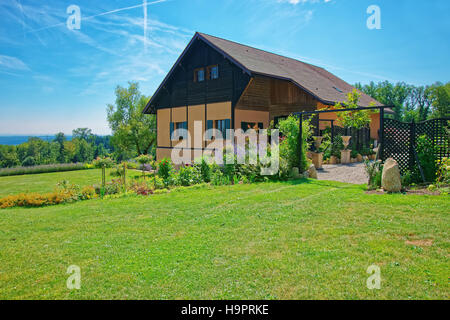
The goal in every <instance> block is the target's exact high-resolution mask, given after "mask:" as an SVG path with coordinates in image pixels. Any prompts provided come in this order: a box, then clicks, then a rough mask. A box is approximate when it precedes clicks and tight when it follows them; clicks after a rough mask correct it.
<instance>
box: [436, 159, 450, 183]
mask: <svg viewBox="0 0 450 320" xmlns="http://www.w3.org/2000/svg"><path fill="white" fill-rule="evenodd" d="M437 167H438V168H437V172H436V177H437V178H436V184H437V185H438V186H440V185H448V184H450V158H442V160H438V161H437Z"/></svg>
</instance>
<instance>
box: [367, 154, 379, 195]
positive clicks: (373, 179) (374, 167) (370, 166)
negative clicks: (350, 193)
mask: <svg viewBox="0 0 450 320" xmlns="http://www.w3.org/2000/svg"><path fill="white" fill-rule="evenodd" d="M364 167H365V169H366V172H367V175H368V176H369V182H368V187H369V189H370V190H373V189H377V188H380V187H381V177H382V173H383V164H382V163H381V161H373V162H371V161H369V160H366V161H364Z"/></svg>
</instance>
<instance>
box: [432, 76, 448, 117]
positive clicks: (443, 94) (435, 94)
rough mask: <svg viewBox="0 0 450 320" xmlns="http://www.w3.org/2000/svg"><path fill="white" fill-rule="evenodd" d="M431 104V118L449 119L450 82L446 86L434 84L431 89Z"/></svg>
mask: <svg viewBox="0 0 450 320" xmlns="http://www.w3.org/2000/svg"><path fill="white" fill-rule="evenodd" d="M430 91H431V94H430V95H431V99H432V101H433V102H432V103H433V115H432V116H433V118H448V117H450V82H447V84H445V85H444V84H442V83H439V82H438V83H436V84H434V85H433V86H432V87H431V89H430Z"/></svg>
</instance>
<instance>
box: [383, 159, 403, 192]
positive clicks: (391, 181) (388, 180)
mask: <svg viewBox="0 0 450 320" xmlns="http://www.w3.org/2000/svg"><path fill="white" fill-rule="evenodd" d="M381 186H382V187H383V189H384V191H387V192H400V191H401V190H402V180H401V177H400V168H399V166H398V163H397V161H395V160H394V159H392V158H389V159H387V160H386V161H385V163H384V166H383V173H382V176H381Z"/></svg>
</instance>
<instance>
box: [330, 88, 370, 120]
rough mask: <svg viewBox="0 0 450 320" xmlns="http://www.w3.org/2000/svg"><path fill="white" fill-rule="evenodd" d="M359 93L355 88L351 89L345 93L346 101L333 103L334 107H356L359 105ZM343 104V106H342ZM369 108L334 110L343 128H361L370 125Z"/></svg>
mask: <svg viewBox="0 0 450 320" xmlns="http://www.w3.org/2000/svg"><path fill="white" fill-rule="evenodd" d="M360 97H361V94H360V93H359V92H358V91H357V90H353V92H350V93H348V94H347V101H345V102H343V103H341V102H338V103H336V104H335V105H334V107H333V108H334V109H356V108H358V105H359V99H360ZM343 105H344V106H343ZM372 113H373V111H371V110H358V111H342V112H336V117H337V119H338V121H339V122H340V123H341V125H342V126H343V127H344V128H352V127H353V128H356V129H362V128H366V127H368V126H369V125H370V122H371V116H370V115H371V114H372Z"/></svg>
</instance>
